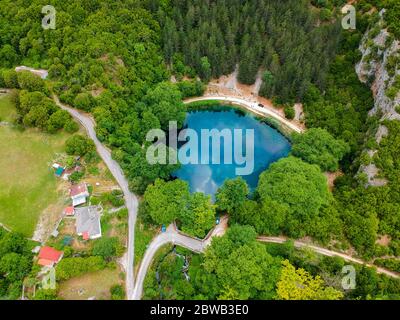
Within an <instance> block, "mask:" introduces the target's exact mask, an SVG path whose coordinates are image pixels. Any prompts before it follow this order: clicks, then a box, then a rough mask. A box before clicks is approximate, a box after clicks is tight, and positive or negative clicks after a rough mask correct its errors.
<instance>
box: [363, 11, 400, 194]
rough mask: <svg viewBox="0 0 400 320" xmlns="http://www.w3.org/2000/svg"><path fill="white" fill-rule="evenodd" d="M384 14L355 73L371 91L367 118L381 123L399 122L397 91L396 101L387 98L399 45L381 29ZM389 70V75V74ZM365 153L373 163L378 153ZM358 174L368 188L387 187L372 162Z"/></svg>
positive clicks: (366, 39) (379, 135)
mask: <svg viewBox="0 0 400 320" xmlns="http://www.w3.org/2000/svg"><path fill="white" fill-rule="evenodd" d="M384 13H385V10H382V11H381V12H380V13H379V15H380V17H381V19H380V21H379V22H378V24H377V25H376V26H375V30H374V28H372V29H371V30H368V31H367V32H366V34H365V35H364V37H363V39H362V41H361V44H360V47H359V50H360V51H361V54H362V58H361V61H360V62H359V63H358V64H357V65H356V73H357V75H358V78H359V79H360V81H361V82H363V83H366V84H368V85H369V86H370V87H371V90H372V93H373V96H374V106H373V108H372V109H371V110H370V113H369V114H370V116H373V115H379V116H381V120H400V114H399V113H398V112H396V107H399V106H400V91H399V92H397V94H396V95H395V97H388V96H387V92H388V89H389V88H391V87H392V86H393V84H394V83H395V78H396V76H398V75H400V69H399V67H400V66H399V65H398V64H397V65H396V66H395V67H394V70H393V65H392V66H391V60H392V61H393V60H395V58H396V57H397V56H400V42H399V41H398V40H394V39H392V37H391V35H390V33H389V32H388V31H387V29H386V28H385V27H384V26H385V23H384V19H383V16H384ZM376 28H379V33H377V32H376ZM372 32H375V33H372ZM397 61H400V59H398V60H397ZM392 64H393V63H392ZM390 68H392V72H389V71H388V70H389V69H390ZM393 71H394V72H393ZM387 131H388V130H387V128H386V127H385V126H384V125H382V124H380V125H379V127H378V130H377V132H376V134H375V139H376V142H377V143H378V144H379V143H380V142H381V140H382V138H383V137H385V136H386V135H387V134H388V132H387ZM365 152H367V154H368V155H369V156H370V158H371V159H372V158H373V156H374V155H375V154H376V152H377V150H365ZM359 172H361V173H364V174H366V176H367V181H368V182H367V184H366V185H367V186H382V185H385V184H386V183H387V181H386V179H384V178H382V177H379V169H378V168H377V167H376V165H375V164H374V163H373V160H372V161H371V163H370V164H368V165H362V166H361V167H360V171H359Z"/></svg>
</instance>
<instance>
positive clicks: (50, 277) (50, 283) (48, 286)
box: [42, 267, 56, 290]
mask: <svg viewBox="0 0 400 320" xmlns="http://www.w3.org/2000/svg"><path fill="white" fill-rule="evenodd" d="M42 289H44V290H55V289H56V269H54V267H51V268H49V269H48V270H46V273H45V274H44V276H43V278H42Z"/></svg>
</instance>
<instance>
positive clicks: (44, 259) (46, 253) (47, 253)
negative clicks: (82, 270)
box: [38, 246, 64, 267]
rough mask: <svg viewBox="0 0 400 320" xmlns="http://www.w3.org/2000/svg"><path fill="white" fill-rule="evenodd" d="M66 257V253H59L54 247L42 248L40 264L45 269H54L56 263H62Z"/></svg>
mask: <svg viewBox="0 0 400 320" xmlns="http://www.w3.org/2000/svg"><path fill="white" fill-rule="evenodd" d="M63 255H64V252H62V251H58V250H56V249H54V248H52V247H47V246H45V247H42V248H40V251H39V256H38V258H39V260H38V264H39V265H41V266H44V267H52V266H54V265H55V264H56V263H58V262H60V260H61V259H62V257H63Z"/></svg>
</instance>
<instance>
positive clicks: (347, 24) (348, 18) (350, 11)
mask: <svg viewBox="0 0 400 320" xmlns="http://www.w3.org/2000/svg"><path fill="white" fill-rule="evenodd" d="M342 13H343V14H344V15H345V16H344V17H343V18H342V28H343V29H345V30H355V29H356V21H357V20H356V8H354V6H352V5H351V4H346V5H345V6H344V7H343V8H342Z"/></svg>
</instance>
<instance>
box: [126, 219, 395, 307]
mask: <svg viewBox="0 0 400 320" xmlns="http://www.w3.org/2000/svg"><path fill="white" fill-rule="evenodd" d="M227 225H228V219H227V218H226V217H225V218H224V220H221V224H220V225H218V226H217V227H216V228H215V229H214V230H213V231H212V233H211V235H210V236H209V237H207V238H206V239H205V240H198V239H194V238H191V237H188V236H185V235H183V234H180V233H179V232H178V231H177V230H176V228H175V226H174V225H170V226H169V227H168V228H167V231H166V232H165V233H161V234H159V235H158V236H156V237H155V238H154V239H153V240H152V242H151V243H150V245H149V247H148V248H147V250H146V252H145V255H144V257H143V260H142V262H141V264H140V268H139V272H138V275H137V277H136V286H135V289H134V291H133V296H132V300H140V299H141V297H142V294H143V283H144V279H145V277H146V274H147V271H148V269H149V268H150V266H151V262H152V261H153V258H154V256H155V254H156V253H157V251H158V250H159V249H160V248H161V247H162V246H164V245H166V244H169V243H173V244H175V245H178V246H181V247H184V248H186V249H189V250H192V251H194V252H197V253H203V252H204V250H205V249H206V248H207V246H208V245H210V244H211V240H212V238H213V237H215V236H222V235H223V234H224V233H225V231H226V229H227ZM287 240H288V239H287V238H284V237H258V238H257V241H259V242H265V243H280V244H283V243H285V242H286V241H287ZM294 246H295V247H296V248H309V249H311V250H312V251H314V252H316V253H318V254H321V255H324V256H328V257H335V256H336V257H340V258H342V259H344V260H345V261H349V262H353V263H357V264H365V265H366V266H368V267H374V268H376V270H377V272H378V273H381V274H385V275H387V276H389V277H393V278H399V274H397V273H396V272H392V271H389V270H387V269H384V268H380V267H377V266H375V265H372V264H369V263H366V262H365V261H363V260H361V259H357V258H354V257H351V256H349V255H346V254H344V253H340V252H336V251H332V250H328V249H325V248H322V247H318V246H315V245H310V244H307V243H304V242H302V241H294Z"/></svg>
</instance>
